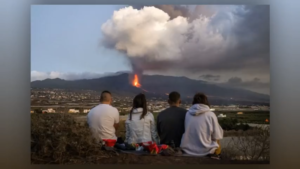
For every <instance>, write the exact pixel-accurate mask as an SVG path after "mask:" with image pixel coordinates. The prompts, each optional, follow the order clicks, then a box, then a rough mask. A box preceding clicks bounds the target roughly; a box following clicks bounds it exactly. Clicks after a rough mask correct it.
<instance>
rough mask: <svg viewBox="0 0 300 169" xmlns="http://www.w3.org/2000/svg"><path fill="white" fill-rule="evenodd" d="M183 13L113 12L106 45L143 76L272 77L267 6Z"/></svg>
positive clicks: (163, 8)
mask: <svg viewBox="0 0 300 169" xmlns="http://www.w3.org/2000/svg"><path fill="white" fill-rule="evenodd" d="M180 10H182V9H181V8H178V7H177V8H175V7H170V6H156V7H154V6H149V7H143V8H139V9H134V8H133V7H125V8H123V9H120V10H118V11H115V12H114V14H113V15H112V17H111V19H109V20H108V21H107V22H105V23H104V24H103V25H102V27H101V31H102V34H103V39H102V44H103V45H104V46H105V47H107V48H110V49H113V50H117V51H119V52H121V53H124V56H125V57H128V59H129V60H130V62H131V64H132V69H133V72H134V73H136V72H138V73H139V74H142V72H143V71H149V72H151V71H152V72H153V71H154V72H162V71H166V70H167V71H172V72H176V71H178V72H179V71H186V72H189V73H199V72H201V71H215V72H221V71H222V72H223V71H234V72H236V71H240V70H241V71H242V70H245V71H249V72H252V71H258V72H268V69H269V67H268V66H269V26H268V22H269V17H268V16H269V13H268V12H269V10H268V7H267V6H263V5H260V6H221V7H220V6H196V7H195V8H194V9H191V10H190V11H189V12H180ZM184 11H185V10H184ZM180 15H182V16H180ZM175 74H176V73H175Z"/></svg>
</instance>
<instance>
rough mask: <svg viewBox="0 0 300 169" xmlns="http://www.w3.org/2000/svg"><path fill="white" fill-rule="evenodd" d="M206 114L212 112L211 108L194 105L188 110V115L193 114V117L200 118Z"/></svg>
mask: <svg viewBox="0 0 300 169" xmlns="http://www.w3.org/2000/svg"><path fill="white" fill-rule="evenodd" d="M206 112H210V108H209V107H208V106H207V105H204V104H194V105H193V106H192V107H190V109H189V110H188V113H189V114H191V115H192V116H198V115H200V114H203V113H206Z"/></svg>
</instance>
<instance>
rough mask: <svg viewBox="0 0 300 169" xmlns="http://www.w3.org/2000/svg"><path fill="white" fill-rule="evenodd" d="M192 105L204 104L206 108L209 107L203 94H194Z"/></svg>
mask: <svg viewBox="0 0 300 169" xmlns="http://www.w3.org/2000/svg"><path fill="white" fill-rule="evenodd" d="M194 104H205V105H207V106H208V107H210V104H209V102H208V99H207V96H206V95H205V94H204V93H197V94H195V96H194V99H193V105H194Z"/></svg>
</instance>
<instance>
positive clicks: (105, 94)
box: [100, 90, 111, 102]
mask: <svg viewBox="0 0 300 169" xmlns="http://www.w3.org/2000/svg"><path fill="white" fill-rule="evenodd" d="M107 94H109V95H111V93H110V92H109V91H108V90H104V91H103V92H102V93H101V96H100V102H102V101H108V98H107Z"/></svg>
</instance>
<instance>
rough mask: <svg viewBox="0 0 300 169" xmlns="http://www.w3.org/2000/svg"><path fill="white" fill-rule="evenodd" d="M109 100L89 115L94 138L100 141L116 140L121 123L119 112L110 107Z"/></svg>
mask: <svg viewBox="0 0 300 169" xmlns="http://www.w3.org/2000/svg"><path fill="white" fill-rule="evenodd" d="M103 95H106V96H107V97H110V96H109V95H110V93H104V94H102V95H101V97H103ZM110 100H111V99H108V100H106V101H105V98H104V101H103V98H102V101H101V103H100V104H99V105H98V106H96V107H94V108H93V109H91V110H90V112H89V113H88V115H87V121H88V124H89V127H90V129H91V131H92V134H93V135H94V137H95V138H96V139H97V140H98V141H101V140H116V139H117V137H116V134H115V133H116V129H115V127H116V124H118V123H119V112H118V110H117V109H116V108H114V107H112V106H111V105H110Z"/></svg>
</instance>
